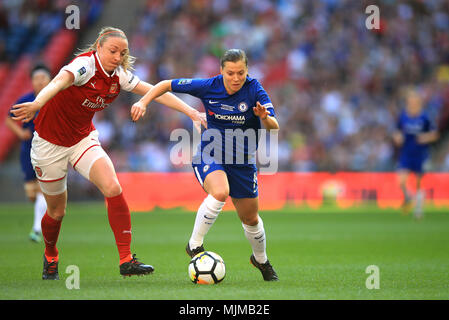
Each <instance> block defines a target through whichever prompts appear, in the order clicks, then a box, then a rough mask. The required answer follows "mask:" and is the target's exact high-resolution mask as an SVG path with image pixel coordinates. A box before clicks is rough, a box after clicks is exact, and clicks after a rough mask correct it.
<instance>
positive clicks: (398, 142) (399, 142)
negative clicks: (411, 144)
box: [393, 132, 404, 146]
mask: <svg viewBox="0 0 449 320" xmlns="http://www.w3.org/2000/svg"><path fill="white" fill-rule="evenodd" d="M393 141H394V143H395V144H396V145H397V146H401V145H402V144H403V143H404V136H403V135H402V133H400V132H395V133H394V134H393Z"/></svg>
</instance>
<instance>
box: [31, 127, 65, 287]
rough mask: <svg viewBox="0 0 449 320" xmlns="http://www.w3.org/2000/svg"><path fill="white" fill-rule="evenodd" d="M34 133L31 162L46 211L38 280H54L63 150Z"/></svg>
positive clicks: (62, 189) (62, 205) (61, 209)
mask: <svg viewBox="0 0 449 320" xmlns="http://www.w3.org/2000/svg"><path fill="white" fill-rule="evenodd" d="M67 150H68V148H65V147H61V146H56V145H54V144H52V143H50V142H48V141H46V140H44V139H41V138H40V137H39V136H38V135H37V134H36V133H35V136H34V138H33V141H32V148H31V163H32V165H33V168H34V171H35V172H36V176H37V179H38V180H39V186H40V190H41V191H42V193H43V194H44V198H45V201H46V204H47V210H46V213H45V214H44V216H43V217H42V220H41V229H42V237H43V238H44V242H45V252H44V268H43V272H42V279H44V280H58V279H59V275H58V261H59V251H58V249H57V247H56V244H57V241H58V238H59V232H60V229H61V223H62V219H63V218H64V216H65V212H66V206H67V177H66V175H67V162H68V157H67V154H66V152H67Z"/></svg>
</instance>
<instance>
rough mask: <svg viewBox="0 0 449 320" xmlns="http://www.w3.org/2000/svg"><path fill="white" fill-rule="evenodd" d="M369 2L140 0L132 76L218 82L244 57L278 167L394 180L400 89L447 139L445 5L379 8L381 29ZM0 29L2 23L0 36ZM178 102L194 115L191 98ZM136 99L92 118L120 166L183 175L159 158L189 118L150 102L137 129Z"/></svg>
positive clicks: (439, 150)
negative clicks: (259, 87)
mask: <svg viewBox="0 0 449 320" xmlns="http://www.w3.org/2000/svg"><path fill="white" fill-rule="evenodd" d="M8 2H9V3H13V2H17V1H11V0H9V1H5V2H4V3H8ZM25 2H27V1H25ZM32 2H33V3H34V1H32ZM40 2H42V3H44V2H46V1H36V3H40ZM56 3H58V1H56ZM59 3H60V4H61V5H65V4H66V2H65V1H59ZM369 4H370V3H368V2H365V1H351V0H320V1H314V0H304V1H295V0H277V1H270V0H232V1H231V0H212V1H206V0H189V1H187V0H148V1H147V2H146V5H145V8H144V10H142V12H140V16H139V17H137V18H136V20H135V25H134V29H133V30H132V33H129V40H130V44H129V45H130V49H131V54H132V55H133V56H136V57H137V63H136V65H135V70H134V72H135V73H136V74H137V75H138V76H139V77H140V78H141V79H145V80H147V81H149V82H150V83H157V82H158V81H160V80H162V79H168V78H176V77H210V76H213V75H216V74H218V72H219V56H220V55H221V54H222V53H223V52H224V50H226V49H228V48H241V49H244V50H245V51H246V52H247V54H248V56H249V74H250V76H252V77H254V78H257V79H259V80H260V81H261V83H262V84H263V86H264V87H265V89H266V90H267V91H268V93H269V94H270V97H271V99H272V101H273V104H274V106H275V110H276V113H277V117H278V120H279V123H280V125H281V130H280V133H279V169H280V170H293V171H324V170H325V171H343V170H349V171H391V170H394V169H395V161H396V150H395V149H394V146H393V143H392V141H391V132H392V130H393V128H394V126H395V122H396V116H397V115H398V113H399V110H400V109H401V108H402V107H403V100H402V98H401V92H402V89H403V88H404V87H405V86H408V85H415V86H418V87H419V90H420V92H421V93H422V94H423V96H424V97H425V102H426V107H427V110H428V111H429V112H430V113H431V114H432V116H433V118H434V119H435V121H436V122H437V123H438V125H439V127H440V130H441V131H442V132H443V133H444V132H445V131H446V130H447V122H448V121H447V120H448V115H449V14H448V13H449V3H448V2H447V1H444V0H431V1H420V0H414V1H389V0H385V1H379V4H378V5H379V8H380V18H381V21H380V29H378V30H376V29H373V30H368V29H367V28H366V25H365V20H366V19H367V17H368V14H367V13H365V8H366V7H367V6H368V5H369ZM0 12H2V10H1V9H0ZM8 18H9V19H7V20H14V19H13V17H9V16H8ZM4 21H5V19H4V17H3V15H2V14H0V29H1V25H3V24H4ZM46 21H47V20H46ZM9 23H13V22H11V21H10V22H9ZM48 23H50V22H48ZM39 25H40V24H39ZM0 36H1V35H0ZM1 42H2V43H5V42H4V41H1ZM0 47H1V46H0ZM2 52H3V53H2ZM2 54H3V56H5V50H4V49H3V51H2V49H1V48H0V56H1V55H2ZM6 57H8V55H7V52H6ZM181 98H183V99H185V101H186V102H188V103H190V104H191V105H192V106H193V107H196V108H199V109H202V105H201V103H200V101H199V100H196V99H194V98H191V97H189V96H182V95H181ZM134 100H135V97H133V95H132V94H122V95H121V98H119V99H117V101H116V102H115V103H114V105H112V106H111V107H109V108H108V109H107V110H106V111H105V112H101V113H97V115H96V118H95V122H94V123H95V126H96V127H97V128H98V130H99V131H100V139H101V142H102V144H103V146H104V147H105V149H106V150H108V152H109V154H110V156H111V158H112V160H113V162H114V163H115V164H116V169H117V170H118V171H180V170H181V171H189V170H191V168H190V166H189V165H185V166H174V165H173V164H172V163H170V161H167V159H169V154H170V148H171V146H172V145H173V143H174V142H171V143H170V142H169V138H170V133H171V132H172V130H173V129H176V128H187V129H189V130H193V129H192V124H191V122H190V119H188V118H187V117H185V116H184V115H182V114H179V113H176V112H174V111H172V110H169V109H168V108H165V107H162V106H158V105H157V104H155V103H153V104H152V105H150V107H149V112H148V114H147V115H146V117H145V119H143V121H139V122H137V123H133V122H131V121H130V116H129V109H130V106H131V104H132V103H133V101H134ZM446 140H447V139H446V138H445V136H444V135H443V139H441V140H440V142H438V143H437V144H436V145H435V146H434V147H433V148H432V158H431V161H430V166H429V168H428V169H429V170H432V171H445V170H448V169H449V153H448V151H447V150H449V148H447V147H446V144H447V143H446Z"/></svg>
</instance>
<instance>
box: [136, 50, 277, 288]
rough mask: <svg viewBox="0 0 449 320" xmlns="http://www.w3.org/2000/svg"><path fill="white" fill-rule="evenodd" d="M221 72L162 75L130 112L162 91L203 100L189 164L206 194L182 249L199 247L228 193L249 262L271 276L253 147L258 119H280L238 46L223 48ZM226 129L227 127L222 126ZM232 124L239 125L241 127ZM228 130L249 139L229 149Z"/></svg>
mask: <svg viewBox="0 0 449 320" xmlns="http://www.w3.org/2000/svg"><path fill="white" fill-rule="evenodd" d="M220 73H221V74H220V75H218V76H216V77H212V78H209V79H174V80H165V81H161V82H160V83H158V84H157V85H156V86H154V87H153V88H152V89H151V90H150V91H149V92H148V93H147V94H146V95H145V96H144V97H142V99H141V100H139V101H138V102H137V103H135V104H134V105H133V107H132V109H131V116H132V118H133V120H134V121H136V120H138V119H139V118H140V117H142V116H143V115H144V114H145V110H146V106H147V105H148V103H150V102H151V101H152V100H153V99H155V98H157V97H158V96H160V95H162V94H164V93H165V92H167V91H173V92H179V93H188V94H190V95H192V96H195V97H197V98H199V99H201V100H202V102H203V104H204V106H205V109H206V116H207V126H208V128H207V130H205V131H203V133H202V139H201V144H200V151H201V152H199V153H197V154H196V155H195V156H194V158H193V164H192V166H193V169H194V172H195V175H196V178H197V179H198V181H199V182H200V184H201V185H202V187H203V189H204V190H205V191H206V192H207V193H208V195H207V197H206V198H205V199H204V201H203V203H202V204H201V206H200V207H199V209H198V212H197V215H196V219H195V224H194V228H193V232H192V236H191V238H190V240H189V243H188V244H187V247H186V251H187V253H188V254H189V255H190V256H191V257H193V256H194V255H196V254H197V253H199V252H202V251H204V247H203V239H204V236H205V235H206V234H207V232H208V231H209V229H210V227H211V226H212V224H213V223H214V222H215V220H216V219H217V217H218V214H219V213H220V212H221V210H222V208H223V206H224V205H225V201H226V199H227V198H228V196H230V197H231V199H232V202H233V204H234V206H235V208H236V210H237V214H238V216H239V218H240V220H241V221H242V226H243V229H244V233H245V236H246V237H247V239H248V240H249V242H250V244H251V247H252V251H253V254H252V255H251V257H250V261H251V263H252V264H253V265H254V266H255V267H257V268H258V269H259V270H260V271H261V273H262V276H263V278H264V280H266V281H276V280H278V276H277V274H276V272H275V271H274V269H273V267H272V265H271V264H270V262H269V261H268V258H267V254H266V237H265V230H264V226H263V222H262V219H261V218H260V216H259V214H258V210H259V198H258V186H257V167H256V164H255V153H256V149H257V141H258V138H259V131H258V130H259V129H261V123H262V124H263V125H264V127H265V128H266V129H268V130H271V129H279V124H278V122H277V120H276V118H275V113H274V109H273V105H272V104H271V101H270V98H269V97H268V94H267V93H266V91H265V90H264V89H263V87H262V86H261V85H260V83H259V82H258V81H257V80H256V79H252V78H250V77H248V60H247V57H246V54H245V52H244V51H243V50H240V49H231V50H228V51H226V53H225V54H224V56H223V57H222V59H221V68H220ZM227 129H231V130H228V131H227V132H226V131H225V130H227ZM235 129H240V130H241V131H239V132H240V133H238V132H237V131H235ZM212 132H214V133H213V134H212ZM233 134H235V135H236V136H240V137H239V138H242V137H241V136H242V135H245V136H246V138H247V139H248V140H246V143H245V142H244V143H243V144H242V143H240V144H239V143H238V142H236V143H233V144H232V147H233V148H232V150H231V149H230V148H228V149H227V148H226V141H228V143H229V141H233V139H235V141H238V140H239V138H235V137H233ZM217 135H218V136H219V138H216V137H217ZM210 136H214V138H211V139H210V142H209V138H206V137H210ZM215 139H218V140H219V141H215ZM241 141H242V140H241ZM217 142H218V143H217ZM210 143H212V144H213V145H215V146H216V147H221V149H222V150H221V151H222V152H219V149H220V148H217V149H214V151H213V152H210V153H209V152H206V150H208V147H210ZM229 145H231V144H228V146H229Z"/></svg>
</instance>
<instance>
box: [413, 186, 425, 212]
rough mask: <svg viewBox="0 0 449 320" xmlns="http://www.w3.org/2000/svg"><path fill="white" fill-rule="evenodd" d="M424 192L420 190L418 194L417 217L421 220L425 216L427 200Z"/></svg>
mask: <svg viewBox="0 0 449 320" xmlns="http://www.w3.org/2000/svg"><path fill="white" fill-rule="evenodd" d="M425 196H426V195H425V192H424V190H419V191H417V192H416V205H415V212H414V213H415V217H416V218H421V217H422V214H423V207H424V200H425Z"/></svg>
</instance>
